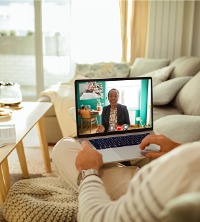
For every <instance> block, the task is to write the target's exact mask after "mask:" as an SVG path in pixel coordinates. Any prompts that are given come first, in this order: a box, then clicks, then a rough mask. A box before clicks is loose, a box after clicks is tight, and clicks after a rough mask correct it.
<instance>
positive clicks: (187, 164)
mask: <svg viewBox="0 0 200 222" xmlns="http://www.w3.org/2000/svg"><path fill="white" fill-rule="evenodd" d="M199 147H200V143H198V144H187V145H184V146H181V148H179V149H175V150H173V151H172V152H170V153H169V154H167V155H166V156H165V157H164V158H162V157H161V158H159V159H157V160H155V161H152V162H151V163H150V164H147V165H146V166H144V167H143V168H142V169H141V170H140V171H139V172H138V173H137V174H136V175H135V176H134V178H133V179H132V180H131V181H130V185H129V188H128V191H127V193H126V194H125V195H124V196H122V197H121V198H119V199H118V200H116V201H112V200H111V199H110V198H109V196H108V195H107V194H106V192H105V189H104V185H103V182H102V180H101V179H100V178H99V177H97V176H89V177H87V178H85V180H83V182H82V184H81V185H80V187H79V213H78V219H79V221H80V222H82V221H87V222H93V221H97V222H99V221H101V222H104V221H115V222H122V221H126V222H132V221H144V222H154V221H159V213H160V212H161V211H162V209H163V208H164V206H165V204H166V203H167V202H168V201H169V200H171V199H172V198H174V197H176V196H179V195H181V194H183V193H187V192H194V191H200V183H199V169H200V161H199V159H200V154H199ZM88 150H89V149H85V152H87V151H88ZM198 154H199V155H198ZM88 159H90V158H88ZM89 161H90V160H89ZM77 164H78V163H77ZM95 165H96V164H94V165H93V167H95ZM169 166H170V167H169ZM88 167H89V166H88ZM119 176H120V177H121V178H122V179H123V175H119ZM172 185H173V186H172Z"/></svg>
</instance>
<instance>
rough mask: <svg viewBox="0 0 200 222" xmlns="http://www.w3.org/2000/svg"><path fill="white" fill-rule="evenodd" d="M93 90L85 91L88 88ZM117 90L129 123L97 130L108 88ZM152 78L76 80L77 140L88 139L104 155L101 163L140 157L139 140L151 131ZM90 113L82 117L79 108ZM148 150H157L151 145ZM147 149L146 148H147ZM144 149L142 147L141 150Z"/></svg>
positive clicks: (151, 132) (106, 103) (107, 103)
mask: <svg viewBox="0 0 200 222" xmlns="http://www.w3.org/2000/svg"><path fill="white" fill-rule="evenodd" d="M91 85H92V88H93V89H92V90H91V91H88V88H89V87H90V88H91ZM113 88H115V89H117V90H118V91H119V100H118V103H119V104H122V105H125V106H126V107H127V109H128V115H129V119H130V124H126V125H124V126H125V127H124V128H123V129H122V127H121V126H119V125H116V126H110V127H109V129H108V131H107V132H104V133H98V132H97V125H99V124H102V118H104V117H103V115H102V111H103V108H104V107H105V106H107V105H109V101H108V92H109V90H111V89H113ZM152 91H153V90H152V78H151V77H136V78H106V79H79V80H75V97H76V98H75V101H76V103H75V108H76V128H77V138H78V141H80V142H81V141H82V140H87V141H89V144H90V145H91V146H92V147H93V148H95V149H97V150H98V151H99V152H100V153H102V155H103V161H104V163H111V162H120V161H127V160H130V159H135V158H138V157H142V156H143V155H144V153H143V152H142V151H141V150H140V148H139V144H140V142H141V140H142V139H143V138H144V137H146V136H147V135H148V134H153V133H154V132H153V105H152ZM82 110H84V112H86V111H87V110H89V111H90V113H91V122H90V118H89V119H86V120H85V119H82V116H81V111H82ZM148 150H152V151H158V147H157V146H154V145H150V146H149V147H148ZM148 150H147V151H148ZM144 152H145V151H144Z"/></svg>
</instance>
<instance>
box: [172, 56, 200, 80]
mask: <svg viewBox="0 0 200 222" xmlns="http://www.w3.org/2000/svg"><path fill="white" fill-rule="evenodd" d="M171 65H173V66H175V68H174V70H173V72H172V74H171V76H170V78H171V79H172V78H175V77H180V76H194V75H195V74H196V73H197V72H199V71H200V58H199V57H191V56H184V57H180V58H178V59H175V60H174V61H173V62H171Z"/></svg>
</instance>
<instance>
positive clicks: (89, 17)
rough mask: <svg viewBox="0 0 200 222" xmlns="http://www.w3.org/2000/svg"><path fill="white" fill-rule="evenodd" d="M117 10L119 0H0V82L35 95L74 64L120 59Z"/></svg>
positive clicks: (25, 96) (69, 71) (65, 75)
mask: <svg viewBox="0 0 200 222" xmlns="http://www.w3.org/2000/svg"><path fill="white" fill-rule="evenodd" d="M36 3H37V4H36ZM119 13H120V11H119V2H118V0H35V1H34V0H5V1H0V57H1V59H0V63H1V69H0V76H1V79H0V81H5V82H6V81H12V82H17V83H19V84H20V85H21V90H22V95H23V100H35V99H37V97H38V95H39V93H40V92H41V91H42V90H44V89H45V88H47V87H49V86H50V85H52V84H56V83H57V82H67V81H69V80H70V79H71V78H72V76H73V74H74V67H75V64H76V63H93V62H102V61H104V62H106V61H113V62H119V61H120V59H121V40H120V36H121V34H120V17H119V16H120V14H119ZM38 30H39V31H38ZM35 46H36V47H35ZM40 46H41V47H40ZM38 61H39V62H38ZM36 64H37V66H36ZM37 67H39V68H40V69H38V68H37Z"/></svg>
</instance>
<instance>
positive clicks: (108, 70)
mask: <svg viewBox="0 0 200 222" xmlns="http://www.w3.org/2000/svg"><path fill="white" fill-rule="evenodd" d="M129 70H130V65H129V64H128V63H114V62H110V63H106V62H100V63H93V64H77V65H76V70H75V75H82V76H87V77H90V78H105V77H108V78H111V77H117V78H118V77H128V75H129Z"/></svg>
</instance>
